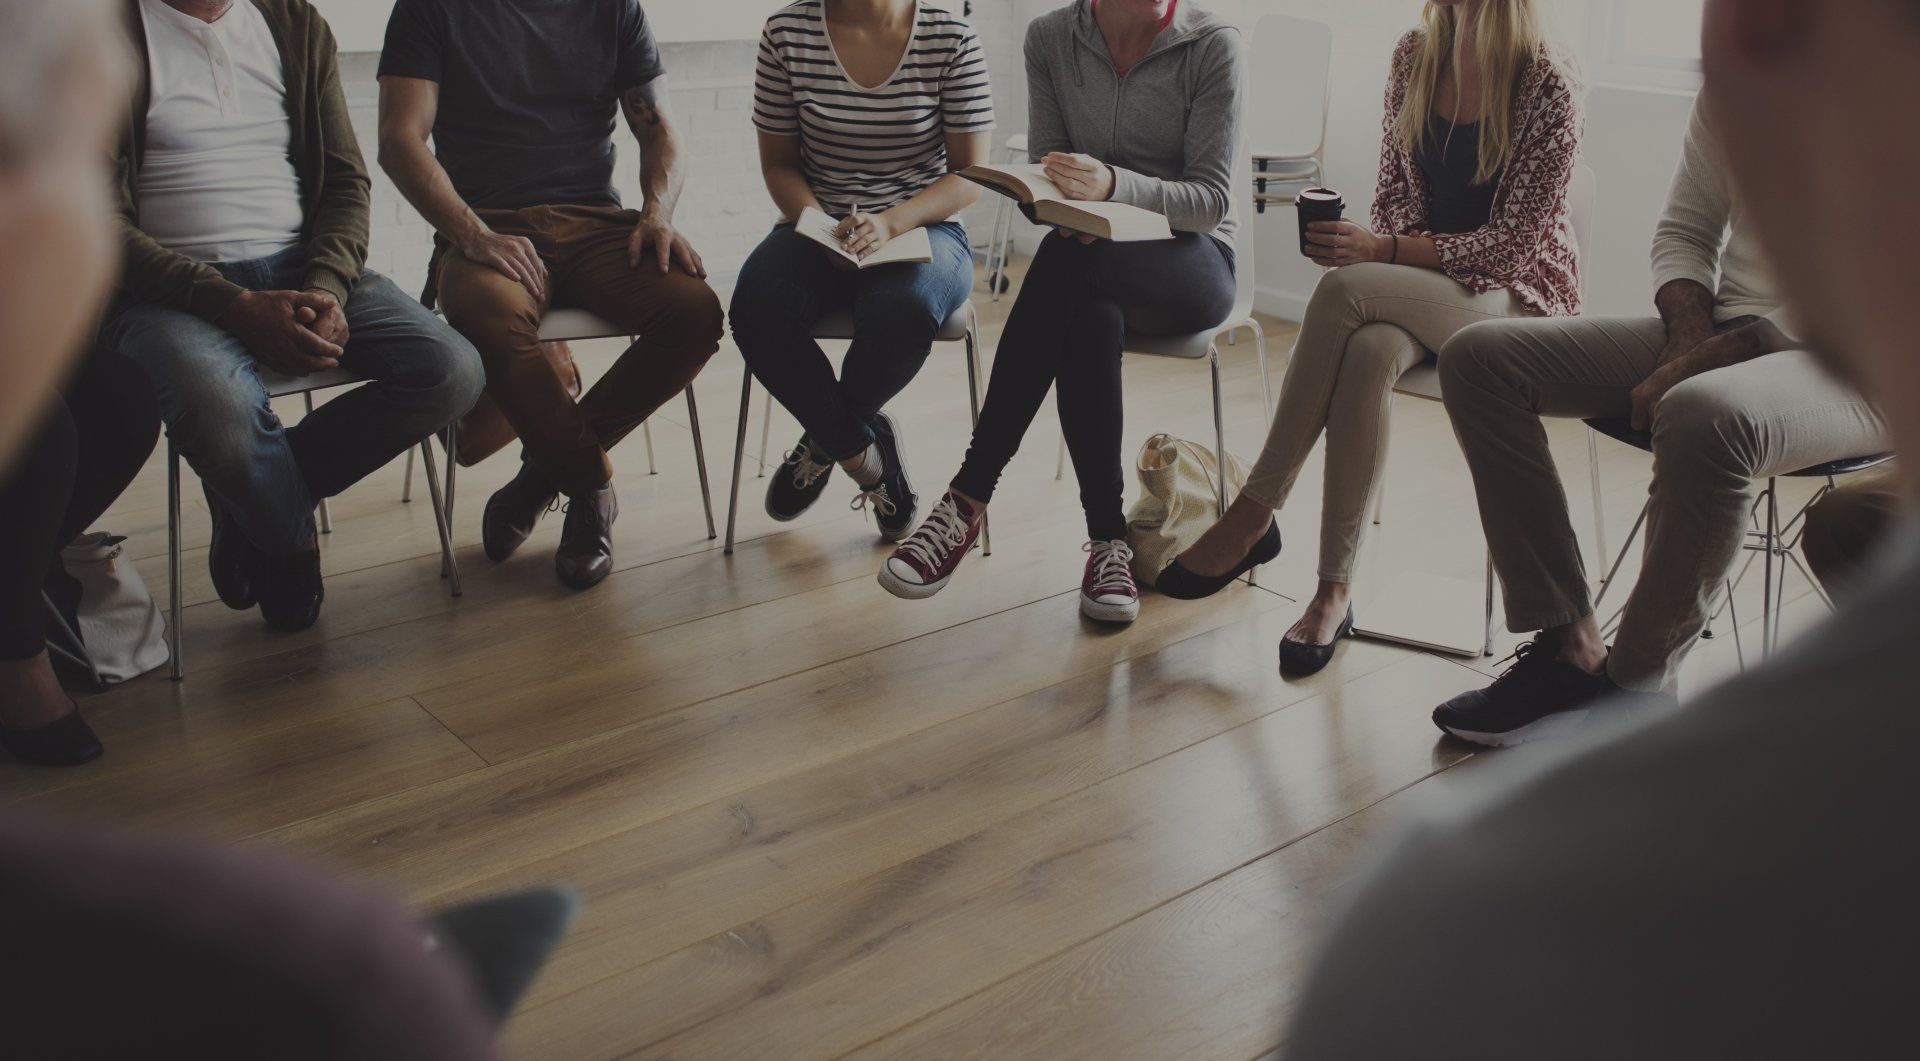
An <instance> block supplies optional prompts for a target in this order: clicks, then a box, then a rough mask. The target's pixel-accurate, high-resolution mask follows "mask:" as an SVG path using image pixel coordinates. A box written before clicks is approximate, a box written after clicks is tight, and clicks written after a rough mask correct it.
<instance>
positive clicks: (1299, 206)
mask: <svg viewBox="0 0 1920 1061" xmlns="http://www.w3.org/2000/svg"><path fill="white" fill-rule="evenodd" d="M1293 205H1294V206H1295V208H1296V211H1297V212H1298V213H1299V215H1300V253H1301V254H1304V255H1306V256H1308V257H1312V256H1313V248H1312V247H1311V246H1310V245H1308V243H1307V226H1308V225H1311V224H1313V223H1314V222H1315V221H1338V220H1340V215H1342V214H1344V213H1346V210H1347V202H1346V200H1345V199H1342V198H1341V197H1340V193H1339V192H1336V191H1334V190H1333V189H1332V188H1308V189H1306V190H1305V191H1302V192H1301V193H1300V194H1299V195H1297V196H1295V197H1294V201H1293Z"/></svg>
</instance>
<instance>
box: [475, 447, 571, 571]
mask: <svg viewBox="0 0 1920 1061" xmlns="http://www.w3.org/2000/svg"><path fill="white" fill-rule="evenodd" d="M559 497H560V491H558V490H556V489H554V488H553V485H552V484H551V483H549V482H547V480H546V478H545V477H543V476H542V475H541V474H540V473H539V472H536V471H534V470H533V465H531V464H526V463H522V464H521V465H520V471H519V472H518V473H517V474H515V475H514V477H513V478H512V479H509V480H507V485H505V486H503V487H501V488H500V489H498V490H495V491H494V492H493V496H492V497H489V498H487V507H486V510H485V511H483V512H482V513H481V514H480V544H481V546H482V547H483V548H485V549H486V551H487V559H489V560H491V561H493V562H494V563H496V564H497V563H500V562H501V561H502V560H505V559H506V558H507V557H509V556H512V555H513V554H514V550H516V549H518V548H520V545H521V543H523V542H525V541H526V540H527V537H528V536H529V535H531V534H532V533H533V525H534V524H536V523H538V522H540V517H541V516H544V515H546V514H547V513H548V512H551V511H552V510H553V505H554V502H555V501H556V500H557V499H558V498H559Z"/></svg>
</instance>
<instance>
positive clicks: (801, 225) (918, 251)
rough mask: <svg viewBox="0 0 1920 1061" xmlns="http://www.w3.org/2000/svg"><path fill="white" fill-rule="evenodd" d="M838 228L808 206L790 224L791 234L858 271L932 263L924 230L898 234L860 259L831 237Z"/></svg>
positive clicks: (835, 222)
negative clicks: (855, 267)
mask: <svg viewBox="0 0 1920 1061" xmlns="http://www.w3.org/2000/svg"><path fill="white" fill-rule="evenodd" d="M839 227H840V223H839V222H838V221H835V220H834V219H833V218H831V217H828V216H827V215H826V214H825V213H822V212H821V211H819V210H815V209H814V208H813V207H811V206H809V207H807V208H806V209H805V210H802V211H800V220H798V221H796V222H794V224H793V230H794V231H795V232H798V233H799V234H800V235H802V236H805V237H807V238H808V239H810V240H812V241H814V242H815V243H818V244H819V245H821V246H822V247H825V248H827V249H828V250H829V251H832V252H833V253H834V254H837V255H839V256H840V257H841V258H843V259H845V260H847V261H849V262H852V263H853V264H854V265H856V266H858V267H860V268H862V269H871V268H873V267H874V266H876V265H892V264H894V263H895V262H930V261H932V260H933V244H932V243H931V242H930V241H929V240H928V239H927V230H926V229H924V228H916V229H914V230H912V231H911V232H902V233H900V234H899V235H897V236H895V237H893V238H892V239H890V240H888V241H887V242H886V243H884V244H882V245H881V247H880V249H879V250H877V251H874V252H873V253H872V254H869V255H867V256H866V257H865V258H860V257H856V256H855V255H852V254H849V253H848V252H847V249H846V248H845V247H842V246H841V245H840V237H839V236H837V235H835V234H834V230H835V229H837V228H839Z"/></svg>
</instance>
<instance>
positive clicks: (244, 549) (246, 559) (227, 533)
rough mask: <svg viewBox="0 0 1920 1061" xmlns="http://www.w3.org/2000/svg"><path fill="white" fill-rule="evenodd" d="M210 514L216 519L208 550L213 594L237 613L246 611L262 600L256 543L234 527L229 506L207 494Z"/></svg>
mask: <svg viewBox="0 0 1920 1061" xmlns="http://www.w3.org/2000/svg"><path fill="white" fill-rule="evenodd" d="M207 511H208V512H209V513H211V514H212V516H213V545H212V546H211V547H209V548H208V549H207V573H208V574H209V575H211V576H213V591H214V592H215V593H217V594H219V595H220V603H222V604H224V605H226V606H227V607H229V608H232V609H233V610H234V611H240V612H243V611H246V610H247V609H248V608H251V607H253V606H254V605H255V604H257V603H259V600H260V598H259V596H258V595H257V594H256V593H255V592H254V586H253V567H254V560H255V557H256V554H255V551H254V548H253V543H251V542H249V541H247V536H246V535H244V534H242V533H240V528H239V527H236V526H234V523H233V517H232V516H230V515H228V514H227V506H225V505H223V504H221V503H220V502H218V501H216V500H214V498H213V495H211V494H209V495H207Z"/></svg>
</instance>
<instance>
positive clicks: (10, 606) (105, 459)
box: [0, 349, 160, 660]
mask: <svg viewBox="0 0 1920 1061" xmlns="http://www.w3.org/2000/svg"><path fill="white" fill-rule="evenodd" d="M159 438H160V406H159V403H158V402H157V401H156V400H155V398H154V394H153V384H152V383H151V382H149V381H148V379H147V374H146V373H145V372H143V371H142V370H141V369H140V366H138V365H136V364H134V363H133V362H132V361H129V360H127V359H126V358H124V357H121V356H120V355H119V354H115V353H112V352H110V351H107V350H101V349H96V350H94V351H93V353H92V354H91V356H89V357H88V358H87V360H86V362H85V363H84V364H82V365H81V366H80V370H79V372H77V373H76V374H75V375H74V378H73V382H72V383H71V384H69V385H68V387H67V389H66V392H65V394H63V395H62V396H61V397H60V398H59V399H58V400H56V401H55V402H54V403H53V405H52V407H51V408H50V409H48V410H47V412H46V414H45V417H44V419H43V420H42V421H41V424H40V429H39V431H38V432H37V433H35V434H34V436H33V437H32V438H31V439H30V440H29V442H28V445H27V447H26V449H25V450H24V451H23V452H22V453H21V454H20V458H19V460H18V462H17V463H16V464H15V465H14V466H13V468H12V470H11V471H10V472H9V473H7V474H6V475H5V476H4V477H3V478H0V512H4V513H6V518H5V519H3V520H0V659H9V660H21V659H28V658H31V657H33V656H36V655H38V654H39V653H40V652H41V650H43V649H45V648H46V645H47V613H46V603H45V602H44V601H43V600H42V599H41V593H42V592H43V591H44V592H46V593H47V594H49V595H50V596H52V597H53V598H54V599H55V601H56V602H57V603H58V604H59V605H60V606H61V608H62V609H63V610H68V611H70V609H72V608H74V607H76V606H77V605H78V603H79V595H78V592H77V591H78V586H77V584H75V583H74V582H73V580H72V579H71V578H70V577H69V576H68V575H67V573H66V569H65V568H63V567H61V566H60V564H59V562H58V561H59V554H60V548H61V546H63V545H65V544H66V543H67V542H69V541H72V540H73V538H74V536H75V535H77V534H79V533H80V532H81V531H84V530H86V529H87V526H88V525H89V524H91V523H92V522H93V521H94V520H96V519H99V518H100V515H101V513H104V512H105V511H106V510H107V506H108V505H111V504H113V501H114V499H115V498H117V497H119V496H120V492H121V491H122V490H125V489H126V488H127V484H128V483H130V482H132V481H133V477H134V476H135V475H137V474H139V471H140V466H141V465H143V464H145V463H146V462H147V457H148V455H150V454H151V453H152V452H153V446H154V443H155V442H157V441H158V440H159ZM69 617H71V616H70V615H69Z"/></svg>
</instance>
